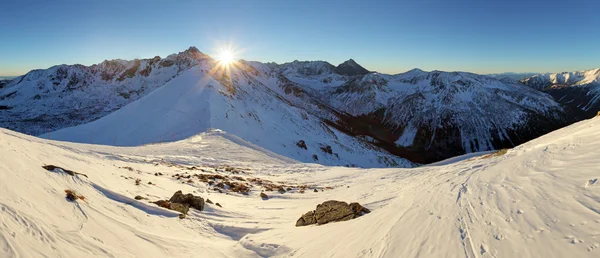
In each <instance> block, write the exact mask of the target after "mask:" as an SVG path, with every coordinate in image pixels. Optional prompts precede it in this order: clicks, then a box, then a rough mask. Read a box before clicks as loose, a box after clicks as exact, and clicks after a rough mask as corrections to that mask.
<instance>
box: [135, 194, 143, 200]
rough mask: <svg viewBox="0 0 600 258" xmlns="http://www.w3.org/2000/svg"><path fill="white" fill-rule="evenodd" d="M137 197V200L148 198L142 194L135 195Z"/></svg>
mask: <svg viewBox="0 0 600 258" xmlns="http://www.w3.org/2000/svg"><path fill="white" fill-rule="evenodd" d="M135 199H136V200H143V199H146V198H144V197H142V196H140V195H136V196H135Z"/></svg>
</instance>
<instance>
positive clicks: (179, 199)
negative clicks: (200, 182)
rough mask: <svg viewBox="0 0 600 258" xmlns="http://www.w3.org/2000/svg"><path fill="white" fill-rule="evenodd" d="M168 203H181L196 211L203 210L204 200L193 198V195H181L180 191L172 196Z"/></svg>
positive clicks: (198, 197)
mask: <svg viewBox="0 0 600 258" xmlns="http://www.w3.org/2000/svg"><path fill="white" fill-rule="evenodd" d="M169 202H170V203H181V204H186V205H188V206H190V207H192V208H195V209H197V210H200V211H202V210H204V199H203V198H202V197H200V196H194V195H193V194H183V193H182V192H181V191H177V192H175V193H174V194H173V196H172V197H171V199H169Z"/></svg>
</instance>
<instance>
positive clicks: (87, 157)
mask: <svg viewBox="0 0 600 258" xmlns="http://www.w3.org/2000/svg"><path fill="white" fill-rule="evenodd" d="M599 128H600V119H598V118H596V119H592V120H588V121H583V122H580V123H577V124H574V125H572V126H569V127H567V128H564V129H561V130H559V131H555V132H553V133H550V134H548V135H545V136H543V137H540V138H538V139H536V140H533V141H531V142H529V143H526V144H523V145H521V146H518V147H516V148H514V149H511V150H509V151H508V152H506V153H505V154H503V155H484V156H473V157H465V158H464V159H460V160H453V161H451V162H446V163H441V164H436V166H428V167H421V168H415V169H357V168H343V167H325V166H320V165H315V164H301V163H296V162H294V161H291V160H286V159H285V158H281V157H279V156H277V155H272V154H269V153H266V152H263V151H261V149H260V148H253V147H252V145H251V144H250V143H244V144H240V143H239V141H230V140H228V139H227V138H225V137H220V136H219V135H218V134H214V135H203V136H198V137H195V138H191V139H188V140H184V141H179V142H173V143H165V144H155V145H146V146H141V147H110V146H96V145H85V144H73V143H63V142H55V141H47V140H42V139H38V138H34V137H29V136H25V135H22V134H18V133H14V132H12V131H8V130H0V222H1V223H0V257H39V256H50V257H84V256H85V257H166V256H169V257H258V256H263V257H265V256H294V257H415V256H418V257H485V256H491V257H598V256H600V249H599V248H598V247H599V244H598V243H600V239H599V238H600V182H598V181H599V179H600V172H599V170H598V167H600V164H599V163H600V160H599V159H598V154H597V149H598V148H599V147H600V130H599ZM46 164H53V165H57V166H61V167H64V168H67V169H72V170H74V171H77V172H81V173H85V174H86V175H88V176H89V178H85V177H79V176H70V175H67V174H59V173H52V172H48V171H46V170H45V169H43V168H42V167H41V166H43V165H46ZM221 165H229V166H235V167H239V168H244V169H243V171H244V173H240V174H239V176H240V177H246V178H250V177H256V178H259V177H260V178H262V179H264V180H271V181H273V182H287V183H290V184H295V185H309V186H311V187H312V186H314V187H316V188H317V189H319V190H318V191H317V192H314V191H306V192H305V193H300V192H298V191H296V190H292V191H288V192H285V193H278V192H268V194H269V199H268V200H263V199H262V198H260V196H259V194H260V191H261V189H260V188H259V187H254V188H252V189H251V192H250V194H249V195H247V196H246V195H241V194H236V193H229V194H226V193H219V192H216V191H213V190H212V188H211V187H208V185H207V184H205V183H202V182H198V181H195V182H186V181H182V180H178V179H176V178H174V177H172V175H174V174H181V173H185V172H186V171H188V168H189V166H194V167H196V168H199V169H203V170H206V171H217V172H215V173H226V172H221V171H219V170H218V169H217V170H215V169H214V168H215V167H217V166H221ZM159 172H160V173H161V174H162V175H161V176H157V175H155V174H157V173H159ZM134 179H140V181H141V182H142V183H141V184H140V185H136V184H135V183H134ZM148 182H152V184H148ZM182 182H183V183H182ZM327 187H329V188H331V189H328V188H327ZM65 189H73V190H75V191H77V192H78V193H80V194H82V195H84V196H85V202H83V201H78V202H69V201H67V200H66V199H65V195H64V190H65ZM177 190H182V191H183V192H191V193H194V194H195V195H199V196H202V197H204V198H209V199H211V200H212V201H213V202H215V203H216V202H219V203H220V204H222V206H223V207H217V206H216V205H210V204H207V206H206V208H205V210H204V211H202V212H199V211H196V210H190V213H189V214H188V216H187V218H186V219H178V218H177V213H175V212H173V211H170V210H166V209H160V208H157V207H156V206H152V204H149V203H148V202H147V201H144V200H142V201H138V200H134V199H133V197H134V196H136V195H140V196H144V197H146V198H148V199H149V200H158V199H164V198H168V197H169V196H171V195H172V193H173V192H175V191H177ZM327 200H338V201H345V202H359V203H361V204H362V205H364V206H365V207H366V208H367V209H369V210H371V213H369V214H365V215H364V216H361V217H359V218H356V219H353V220H349V221H344V222H336V223H329V224H326V225H321V226H306V227H295V222H296V220H297V219H298V217H300V216H301V215H302V214H304V213H305V212H306V211H307V210H310V209H313V208H314V207H315V206H316V205H317V204H319V203H322V202H324V201H327Z"/></svg>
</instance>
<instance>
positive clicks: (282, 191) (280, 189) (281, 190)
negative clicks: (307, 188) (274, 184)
mask: <svg viewBox="0 0 600 258" xmlns="http://www.w3.org/2000/svg"><path fill="white" fill-rule="evenodd" d="M277 191H278V192H279V193H282V194H283V193H285V192H286V191H285V189H283V187H281V186H280V187H279V189H277Z"/></svg>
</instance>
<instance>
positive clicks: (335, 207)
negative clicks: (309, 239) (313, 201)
mask: <svg viewBox="0 0 600 258" xmlns="http://www.w3.org/2000/svg"><path fill="white" fill-rule="evenodd" d="M369 212H371V211H370V210H369V209H367V208H365V207H363V206H362V205H360V204H358V203H355V202H354V203H351V204H348V203H346V202H340V201H333V200H332V201H326V202H324V203H321V204H319V205H317V209H316V210H314V211H310V212H307V213H306V214H304V215H302V217H300V218H299V219H298V221H296V227H300V226H306V225H311V224H318V225H323V224H327V223H329V222H337V221H346V220H351V219H354V218H358V217H360V216H362V215H364V214H366V213H369Z"/></svg>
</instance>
